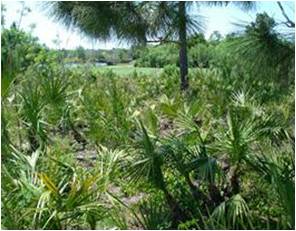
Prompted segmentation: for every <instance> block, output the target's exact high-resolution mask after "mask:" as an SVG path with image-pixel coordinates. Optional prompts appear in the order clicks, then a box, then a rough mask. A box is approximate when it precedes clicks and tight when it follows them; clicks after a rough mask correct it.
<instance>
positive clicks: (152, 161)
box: [130, 122, 185, 227]
mask: <svg viewBox="0 0 296 231" xmlns="http://www.w3.org/2000/svg"><path fill="white" fill-rule="evenodd" d="M140 127H141V130H142V132H141V134H140V137H139V141H138V142H137V144H136V145H137V147H138V148H137V151H136V153H135V155H136V156H135V162H134V163H132V166H131V168H130V178H131V180H132V181H138V180H139V179H140V178H144V179H146V180H147V181H148V182H149V183H151V185H153V186H154V187H155V188H156V189H158V190H160V191H162V192H163V193H164V196H165V199H166V202H167V204H168V206H169V208H170V210H171V215H172V226H173V227H176V225H177V223H178V222H180V221H182V220H184V218H185V214H184V211H183V210H182V209H181V207H180V205H179V203H178V202H177V201H176V200H175V198H174V197H173V196H172V194H171V193H170V192H169V191H168V189H167V185H166V182H165V178H164V173H163V170H162V166H163V163H164V162H163V161H164V158H163V155H162V153H161V152H159V150H157V148H156V142H155V140H152V139H151V138H150V137H149V135H148V133H147V130H146V128H145V127H144V125H143V124H142V122H140Z"/></svg>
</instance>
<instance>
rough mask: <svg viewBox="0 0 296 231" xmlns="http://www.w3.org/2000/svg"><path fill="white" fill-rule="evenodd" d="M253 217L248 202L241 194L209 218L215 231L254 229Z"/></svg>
mask: <svg viewBox="0 0 296 231" xmlns="http://www.w3.org/2000/svg"><path fill="white" fill-rule="evenodd" d="M251 219H252V217H251V215H250V211H249V208H248V205H247V203H246V201H245V200H244V199H243V197H242V196H241V195H240V194H236V195H234V196H232V197H231V198H230V199H229V200H227V201H224V202H222V203H221V204H220V205H219V206H218V207H217V208H216V209H215V210H214V212H213V213H212V215H211V217H210V218H209V221H208V222H209V224H210V225H209V226H210V227H211V226H213V227H212V228H214V229H223V228H225V229H226V228H227V229H246V228H250V229H253V225H252V222H251Z"/></svg>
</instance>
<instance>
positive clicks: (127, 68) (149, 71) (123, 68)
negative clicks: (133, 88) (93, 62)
mask: <svg viewBox="0 0 296 231" xmlns="http://www.w3.org/2000/svg"><path fill="white" fill-rule="evenodd" d="M94 69H95V70H97V71H99V72H101V71H103V72H105V71H109V70H112V71H113V72H114V73H115V74H117V75H120V76H129V75H132V74H133V73H134V71H137V73H139V74H140V73H141V74H145V75H159V74H160V72H161V70H162V68H153V67H134V66H133V65H130V64H119V65H114V66H102V67H95V68H94Z"/></svg>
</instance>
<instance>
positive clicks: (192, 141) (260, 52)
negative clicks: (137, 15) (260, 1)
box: [1, 2, 295, 229]
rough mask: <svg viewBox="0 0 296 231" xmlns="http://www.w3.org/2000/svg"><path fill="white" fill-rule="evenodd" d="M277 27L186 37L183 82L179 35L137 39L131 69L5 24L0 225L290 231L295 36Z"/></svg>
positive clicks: (269, 21)
mask: <svg viewBox="0 0 296 231" xmlns="http://www.w3.org/2000/svg"><path fill="white" fill-rule="evenodd" d="M56 3H58V2H56ZM56 3H54V4H56ZM60 3H61V4H63V2H60ZM51 4H53V3H51ZM65 4H68V3H65ZM75 4H76V3H75ZM77 4H80V6H81V4H82V3H77ZM159 4H161V3H159ZM171 4H172V5H169V7H172V6H174V4H176V3H171ZM186 4H187V3H186ZM217 4H218V5H219V4H220V3H216V4H215V6H216V5H217ZM109 6H110V5H108V4H107V5H104V4H103V5H100V7H106V8H105V11H104V12H105V13H106V12H108V13H109V14H111V13H112V12H113V11H107V10H108V9H109V10H110V8H108V7H109ZM111 6H112V7H115V6H114V5H112V4H111ZM123 6H124V7H127V6H126V5H121V6H120V7H123ZM137 6H138V5H137ZM280 6H281V7H282V5H281V4H280ZM130 7H131V8H129V9H133V7H132V6H130ZM164 7H165V8H164V9H167V8H166V6H164ZM216 7H217V6H216ZM60 9H63V8H60ZM67 9H69V8H67ZM80 9H82V8H80ZM88 9H89V8H88ZM112 9H113V8H112ZM170 9H171V8H170ZM178 9H179V8H178ZM283 10H284V9H283ZM76 13H77V15H76V16H79V15H80V14H78V13H79V12H76ZM80 13H81V12H80ZM123 13H124V12H123ZM74 15H75V14H74ZM103 18H104V17H102V19H103ZM110 19H111V17H109V18H108V20H107V21H106V22H105V23H106V24H108V23H114V24H115V25H117V24H116V23H118V21H117V20H116V17H115V19H114V20H113V21H112V20H111V22H110V21H109V20H110ZM2 21H3V20H2ZM137 22H138V21H137ZM291 22H292V21H291ZM122 23H126V22H122ZM131 25H132V24H131ZM113 26H114V25H113ZM120 26H122V25H120ZM277 26H278V23H277V22H276V21H275V20H274V19H273V18H272V17H271V16H269V15H268V14H266V13H259V14H257V17H256V19H255V20H254V22H252V23H250V24H248V25H245V26H244V27H243V30H242V32H241V33H235V34H230V35H227V36H226V37H222V36H221V35H220V34H219V33H217V32H215V33H214V34H213V36H211V37H210V39H208V40H207V39H205V38H204V36H203V35H202V34H200V33H199V34H194V35H192V36H190V37H188V39H186V41H187V44H186V49H188V64H189V71H188V74H187V75H186V76H187V77H186V78H188V80H190V85H188V87H186V90H184V89H183V88H182V90H181V91H180V85H182V81H183V80H184V79H182V78H180V72H182V70H181V69H182V68H181V69H180V66H182V65H181V64H180V57H179V56H178V49H179V47H178V44H175V43H173V44H167V43H165V44H159V45H156V46H144V47H143V44H140V45H138V44H137V45H135V46H133V47H132V48H131V49H130V50H129V51H128V52H130V54H131V57H133V59H134V60H133V64H134V65H135V66H136V67H135V68H134V69H132V68H133V67H131V65H127V66H126V68H128V69H132V70H133V71H130V72H126V71H124V70H123V69H121V70H120V71H117V72H116V71H113V70H112V69H111V68H109V67H108V68H107V67H93V68H89V67H88V66H85V65H81V66H77V67H75V68H69V67H68V66H67V65H66V63H65V56H63V51H57V50H53V49H48V48H46V47H45V46H44V45H41V44H40V43H39V42H38V40H37V39H36V38H34V37H33V36H31V35H30V34H29V33H27V32H24V31H22V30H20V29H19V28H18V26H17V25H16V24H14V25H12V26H11V27H8V28H6V27H5V26H4V25H2V31H1V46H2V49H1V67H2V69H1V75H2V78H1V80H2V81H1V96H2V100H1V106H2V109H1V154H2V155H1V196H2V197H1V210H2V212H1V216H2V217H1V221H2V224H1V225H2V228H5V229H294V225H295V221H294V218H295V212H294V211H295V207H294V202H295V197H294V188H295V186H294V177H295V176H294V172H295V166H294V162H295V159H294V151H295V146H294V118H295V114H294V103H295V101H294V49H295V45H294V40H293V37H290V36H288V35H286V34H285V35H284V34H282V33H279V32H278V31H277V30H276V27H277ZM287 27H289V28H291V29H292V30H293V25H292V23H289V21H287ZM87 28H88V27H87ZM120 28H122V27H120ZM100 29H102V30H103V29H106V31H105V32H106V33H105V35H106V37H108V33H109V32H108V31H107V27H104V26H102V28H100ZM125 29H127V28H125ZM120 32H122V33H125V34H126V33H127V34H128V33H130V36H131V37H132V38H134V34H133V33H134V32H135V31H134V30H128V31H121V30H120ZM80 50H81V49H80ZM181 53H182V52H181ZM77 54H78V53H77ZM181 56H182V55H181ZM81 57H83V56H82V55H81ZM159 57H163V58H160V59H158V58H159ZM182 57H183V56H182ZM139 67H143V68H146V69H145V70H146V71H142V72H141V71H138V69H137V68H139ZM120 68H122V66H121V67H120ZM155 70H156V72H155Z"/></svg>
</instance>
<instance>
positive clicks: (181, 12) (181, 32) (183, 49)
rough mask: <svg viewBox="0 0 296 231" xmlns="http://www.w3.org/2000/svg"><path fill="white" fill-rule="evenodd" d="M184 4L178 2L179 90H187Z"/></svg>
mask: <svg viewBox="0 0 296 231" xmlns="http://www.w3.org/2000/svg"><path fill="white" fill-rule="evenodd" d="M185 3H186V2H181V1H180V2H179V43H180V51H179V64H180V77H181V90H182V91H184V90H187V89H188V87H189V83H188V60H187V38H186V8H185Z"/></svg>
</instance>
